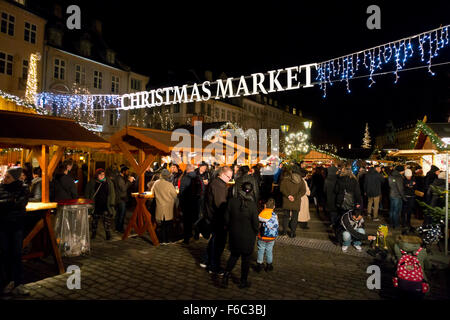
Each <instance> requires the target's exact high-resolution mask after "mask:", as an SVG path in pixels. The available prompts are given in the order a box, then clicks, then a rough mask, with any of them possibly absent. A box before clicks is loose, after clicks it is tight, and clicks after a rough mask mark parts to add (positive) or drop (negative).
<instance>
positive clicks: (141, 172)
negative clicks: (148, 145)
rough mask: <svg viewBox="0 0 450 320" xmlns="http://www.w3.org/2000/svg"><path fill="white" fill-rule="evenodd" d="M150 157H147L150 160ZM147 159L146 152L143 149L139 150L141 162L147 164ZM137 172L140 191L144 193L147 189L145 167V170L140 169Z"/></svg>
mask: <svg viewBox="0 0 450 320" xmlns="http://www.w3.org/2000/svg"><path fill="white" fill-rule="evenodd" d="M149 159H150V157H148V158H147V160H149ZM146 162H147V161H145V152H144V151H142V150H139V163H141V166H140V167H141V168H140V169H142V165H143V164H145V163H146ZM136 173H138V174H139V193H142V192H144V191H145V169H144V170H138V171H137V172H136Z"/></svg>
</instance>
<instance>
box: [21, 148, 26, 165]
mask: <svg viewBox="0 0 450 320" xmlns="http://www.w3.org/2000/svg"><path fill="white" fill-rule="evenodd" d="M24 159H25V157H24V149H23V148H22V151H21V152H20V165H21V166H22V168H24V167H25V162H24Z"/></svg>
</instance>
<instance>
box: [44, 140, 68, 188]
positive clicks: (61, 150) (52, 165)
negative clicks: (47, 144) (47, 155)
mask: <svg viewBox="0 0 450 320" xmlns="http://www.w3.org/2000/svg"><path fill="white" fill-rule="evenodd" d="M65 150H66V148H65V147H58V149H57V150H56V151H55V153H54V154H53V157H52V160H51V161H50V164H49V165H48V171H47V177H48V181H52V179H53V173H54V172H55V170H56V167H57V166H58V163H59V161H60V160H61V159H62V157H63V155H64V151H65Z"/></svg>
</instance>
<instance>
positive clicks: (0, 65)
mask: <svg viewBox="0 0 450 320" xmlns="http://www.w3.org/2000/svg"><path fill="white" fill-rule="evenodd" d="M12 69H13V56H12V55H10V54H6V53H3V52H0V73H3V74H7V75H9V76H12Z"/></svg>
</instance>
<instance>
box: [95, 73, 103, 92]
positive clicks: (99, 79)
mask: <svg viewBox="0 0 450 320" xmlns="http://www.w3.org/2000/svg"><path fill="white" fill-rule="evenodd" d="M102 79H103V74H102V72H101V71H96V70H95V71H94V88H96V89H101V88H102Z"/></svg>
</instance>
